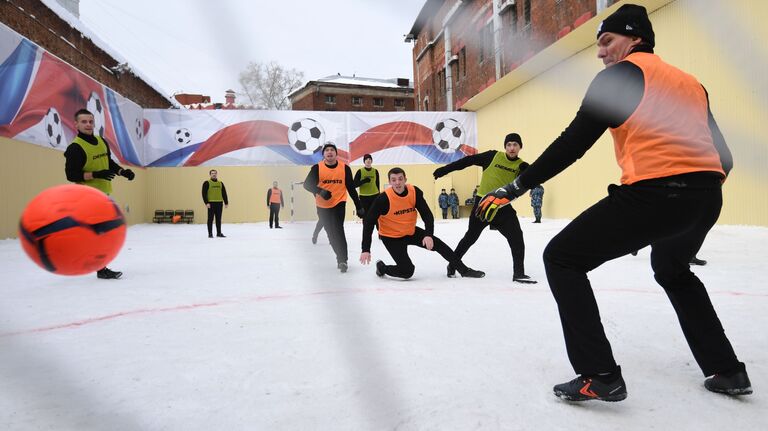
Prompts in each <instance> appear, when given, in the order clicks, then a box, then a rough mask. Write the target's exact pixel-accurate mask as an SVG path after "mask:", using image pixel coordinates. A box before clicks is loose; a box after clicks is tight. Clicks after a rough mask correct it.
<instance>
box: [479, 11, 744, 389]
mask: <svg viewBox="0 0 768 431" xmlns="http://www.w3.org/2000/svg"><path fill="white" fill-rule="evenodd" d="M654 42H655V37H654V33H653V27H652V25H651V21H650V20H649V19H648V14H647V12H646V10H645V8H644V7H642V6H637V5H632V4H624V5H622V6H621V7H620V8H618V9H617V10H616V12H614V13H613V14H612V15H610V16H609V17H608V18H606V19H605V20H604V21H603V22H602V24H601V25H600V28H599V29H598V32H597V48H598V51H597V52H598V54H597V56H598V58H600V59H601V60H602V61H603V64H604V65H605V70H603V71H602V72H600V73H599V74H598V75H597V76H596V77H595V79H594V80H593V81H592V83H591V84H590V86H589V89H588V90H587V94H586V96H585V97H584V100H583V101H582V105H581V108H580V109H579V111H578V112H577V113H576V117H575V118H574V119H573V121H572V122H571V124H570V125H569V126H568V127H567V128H566V129H565V131H563V133H562V134H561V135H560V137H558V138H557V139H556V140H555V141H554V142H553V143H552V144H551V145H550V146H549V147H548V148H547V149H546V150H545V151H544V152H543V153H542V154H541V156H539V158H538V159H537V160H536V161H535V162H533V163H532V164H531V165H530V166H529V167H528V169H526V171H525V172H523V173H522V174H521V175H520V176H519V177H518V178H517V179H515V181H514V182H512V183H510V184H508V185H506V186H505V187H501V188H499V189H497V190H496V191H494V192H492V193H489V194H488V195H486V196H485V197H484V198H483V201H482V202H481V204H480V205H479V206H478V212H479V213H481V214H482V216H483V217H484V218H486V219H492V218H493V217H494V215H495V213H496V211H497V210H498V208H499V207H501V206H503V205H505V204H507V203H509V202H510V201H511V200H513V199H515V198H517V197H519V196H521V195H522V194H523V193H525V192H526V191H527V190H528V189H529V188H531V187H533V186H535V185H537V184H542V183H544V182H545V181H546V180H548V179H550V178H552V177H554V176H555V175H557V174H558V173H560V172H561V171H563V170H564V169H565V168H567V167H568V166H569V165H571V164H572V163H574V162H575V161H576V160H577V159H579V158H580V157H581V156H583V155H584V153H585V152H586V151H587V150H588V149H589V148H590V147H591V146H592V145H593V144H594V143H595V141H597V139H598V138H599V137H600V136H601V135H602V134H603V132H605V130H606V129H609V130H610V132H611V135H613V141H614V147H615V152H616V159H617V162H618V164H619V166H620V167H621V170H622V175H621V185H620V186H617V185H611V186H609V187H608V197H606V198H604V199H603V200H601V201H599V202H598V203H596V204H595V205H593V206H592V207H591V208H589V209H587V210H586V211H584V212H583V213H582V214H581V215H579V216H578V217H576V219H574V220H573V221H572V222H571V223H570V224H569V225H568V226H566V227H565V228H564V229H563V230H562V231H561V232H560V233H559V234H557V235H556V236H555V237H554V238H553V239H552V241H550V243H549V244H548V245H547V247H546V249H545V251H544V266H545V268H546V272H547V279H548V281H549V286H550V289H551V290H552V293H553V295H554V296H555V300H556V301H557V305H558V308H559V312H560V320H561V322H562V326H563V333H564V335H565V344H566V348H567V351H568V357H569V359H570V360H571V364H572V365H573V368H574V370H575V371H576V373H578V374H580V376H579V377H576V378H575V379H573V380H571V381H569V382H566V383H562V384H559V385H556V386H555V387H554V392H555V395H556V396H558V397H560V398H563V399H566V400H570V401H583V400H590V399H599V400H605V401H620V400H623V399H624V398H626V396H627V389H626V386H625V384H624V379H623V378H622V375H621V369H620V368H619V366H618V365H617V364H616V362H615V360H614V358H613V353H612V351H611V346H610V343H609V342H608V339H607V338H606V336H605V331H604V329H603V325H602V323H601V321H600V312H599V310H598V308H597V302H596V301H595V297H594V294H593V292H592V287H591V286H590V283H589V279H588V278H587V272H589V271H591V270H593V269H595V268H597V267H598V266H600V265H601V264H603V263H604V262H607V261H609V260H612V259H616V258H617V257H621V256H624V255H626V254H629V253H630V252H632V251H634V250H639V249H640V248H643V247H645V246H647V245H650V246H651V248H652V251H651V266H652V267H653V271H654V277H655V278H656V281H657V282H658V283H659V284H660V285H661V287H662V288H664V290H665V292H666V294H667V296H668V297H669V299H670V301H671V302H672V306H673V307H674V309H675V312H676V313H677V317H678V320H679V322H680V326H681V327H682V329H683V334H684V335H685V338H686V340H687V341H688V345H689V347H690V348H691V351H692V353H693V356H694V358H695V359H696V362H697V363H698V365H699V367H700V368H701V370H702V372H703V374H704V375H705V376H712V377H709V378H707V379H706V380H705V381H704V387H705V388H707V389H708V390H710V391H713V392H719V393H725V394H728V395H746V394H750V393H752V386H751V383H750V381H749V377H748V376H747V372H746V369H745V366H744V363H742V362H740V361H739V360H738V358H737V357H736V354H735V353H734V350H733V347H732V346H731V343H730V341H729V340H728V338H727V337H726V336H725V331H724V330H723V326H722V325H721V324H720V320H719V319H718V317H717V313H716V312H715V309H714V307H713V306H712V302H711V301H710V299H709V295H708V294H707V290H706V288H705V287H704V284H703V283H702V282H701V280H699V278H698V277H696V275H694V274H693V273H692V272H691V270H690V268H689V267H688V262H690V261H691V258H693V257H694V256H695V254H696V251H697V250H698V249H699V247H700V246H701V244H702V242H703V241H704V238H705V237H706V235H707V232H709V230H710V229H711V228H712V226H713V225H714V224H715V222H716V221H717V218H718V216H719V215H720V208H721V207H722V204H723V197H722V190H721V184H722V183H723V182H724V181H725V179H726V177H727V176H728V172H729V171H730V170H731V168H732V166H733V160H732V157H731V153H730V150H729V149H728V147H727V145H726V144H725V139H724V138H723V135H722V133H720V129H719V128H718V126H717V123H716V122H715V119H714V117H713V116H712V112H711V111H710V108H709V99H708V96H707V92H706V90H705V89H704V87H703V86H702V85H701V84H700V83H699V82H698V81H697V80H696V78H695V77H693V76H692V75H689V74H688V73H685V72H683V71H681V70H679V69H677V68H675V67H674V66H671V65H669V64H667V63H665V62H664V61H662V60H661V58H659V57H658V56H657V55H655V54H654V53H653V48H654Z"/></svg>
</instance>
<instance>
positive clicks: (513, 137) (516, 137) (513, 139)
mask: <svg viewBox="0 0 768 431" xmlns="http://www.w3.org/2000/svg"><path fill="white" fill-rule="evenodd" d="M507 142H517V143H519V144H520V148H523V139H522V138H521V137H520V135H518V134H517V133H510V134H509V135H507V136H506V137H505V138H504V142H502V143H503V144H504V146H505V147H506V146H507Z"/></svg>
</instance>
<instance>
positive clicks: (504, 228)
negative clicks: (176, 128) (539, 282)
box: [433, 133, 536, 284]
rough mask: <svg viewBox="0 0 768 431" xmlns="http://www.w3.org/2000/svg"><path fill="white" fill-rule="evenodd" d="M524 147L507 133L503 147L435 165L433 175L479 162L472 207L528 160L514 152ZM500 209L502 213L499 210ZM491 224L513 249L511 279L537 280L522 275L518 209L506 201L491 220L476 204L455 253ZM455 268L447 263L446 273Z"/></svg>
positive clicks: (463, 250)
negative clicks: (478, 212)
mask: <svg viewBox="0 0 768 431" xmlns="http://www.w3.org/2000/svg"><path fill="white" fill-rule="evenodd" d="M522 148H523V140H522V139H521V138H520V135H518V134H517V133H510V134H508V135H507V136H506V137H505V138H504V151H503V152H501V151H496V150H488V151H486V152H484V153H480V154H475V155H472V156H467V157H464V158H462V159H460V160H457V161H455V162H453V163H450V164H448V165H445V166H443V167H442V168H437V169H435V172H434V174H433V175H434V176H435V179H438V178H440V177H442V176H445V175H447V174H448V173H450V172H453V171H459V170H461V169H464V168H466V167H468V166H480V167H482V168H483V176H482V179H481V180H480V186H479V189H478V191H477V195H476V196H475V204H474V207H477V203H478V202H479V201H480V199H481V198H482V197H483V196H485V194H486V193H489V192H492V191H494V190H496V189H497V188H499V187H501V186H502V185H505V184H508V183H506V181H507V180H509V179H510V178H511V179H512V181H514V179H515V178H517V177H518V175H520V174H521V173H522V172H523V171H524V170H525V168H527V167H528V163H526V162H524V161H523V160H522V159H520V158H519V157H518V156H517V155H518V153H519V152H520V150H521V149H522ZM502 211H503V213H502ZM489 224H490V225H491V226H493V227H495V228H496V230H498V231H499V232H500V233H501V234H502V235H504V238H506V239H507V243H509V249H510V250H511V251H512V262H513V267H514V270H513V273H512V280H513V281H516V282H518V283H528V284H533V283H536V281H535V280H533V279H531V277H529V276H527V275H525V262H524V260H525V242H524V241H523V231H522V230H521V229H520V221H519V220H518V219H517V212H515V209H514V208H512V206H511V205H507V206H505V207H503V208H502V209H501V210H499V214H498V215H497V216H496V218H494V219H493V221H491V222H490V223H489V222H486V221H483V220H481V219H480V218H478V217H477V216H476V215H475V208H473V209H472V214H471V215H470V216H469V228H468V229H467V233H465V234H464V238H462V239H461V241H459V245H457V246H456V255H457V256H458V257H459V259H461V258H462V257H463V256H464V254H465V253H466V252H467V250H469V248H470V247H472V244H474V243H475V241H477V239H478V238H479V237H480V234H481V233H482V232H483V229H485V228H486V226H488V225H489ZM455 274H456V268H453V267H452V266H451V265H450V264H449V265H448V277H454V276H455Z"/></svg>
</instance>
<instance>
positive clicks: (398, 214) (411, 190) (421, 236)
mask: <svg viewBox="0 0 768 431" xmlns="http://www.w3.org/2000/svg"><path fill="white" fill-rule="evenodd" d="M387 176H388V177H389V184H390V185H391V186H392V187H390V188H388V189H387V190H386V191H385V192H384V193H381V194H380V195H379V197H378V198H376V200H375V201H374V202H373V205H371V209H370V211H369V212H368V213H367V214H366V215H365V219H364V221H363V246H362V249H363V252H362V253H361V254H360V263H362V264H363V265H367V264H369V263H371V236H372V235H373V227H374V226H375V225H376V222H377V221H378V223H379V238H381V242H382V243H383V244H384V247H386V248H387V251H388V252H389V254H390V255H391V256H392V258H393V259H394V260H395V264H394V265H385V264H384V262H383V261H381V260H377V261H376V275H378V276H379V277H383V276H385V275H389V276H392V277H399V278H411V276H412V275H413V271H414V269H415V267H414V266H413V262H412V261H411V258H410V257H409V256H408V246H409V245H415V246H417V247H422V248H426V249H427V250H432V251H436V252H438V253H440V256H442V257H443V258H444V259H445V260H447V261H448V262H449V263H450V264H451V265H453V267H454V268H456V270H457V271H458V272H459V274H461V276H462V277H471V278H482V277H485V273H484V272H482V271H476V270H474V269H472V268H468V267H467V266H466V265H464V263H463V262H462V261H461V259H459V258H458V257H457V256H456V254H455V253H454V252H453V250H451V248H450V247H448V246H447V245H446V244H445V243H444V242H443V241H441V240H440V238H437V237H436V236H434V235H433V231H434V227H435V218H434V216H433V215H432V211H431V210H430V209H429V206H428V205H427V202H426V201H425V200H424V194H423V193H422V191H421V189H419V188H418V187H416V186H412V185H410V184H406V182H407V179H406V177H405V171H403V170H402V169H401V168H392V169H391V170H390V171H389V173H388V174H387ZM417 212H418V214H419V215H421V219H422V220H423V221H424V229H422V228H420V227H418V226H416V219H417V214H416V213H417Z"/></svg>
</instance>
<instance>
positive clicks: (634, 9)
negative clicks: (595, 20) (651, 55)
mask: <svg viewBox="0 0 768 431" xmlns="http://www.w3.org/2000/svg"><path fill="white" fill-rule="evenodd" d="M606 32H608V33H618V34H623V35H625V36H637V37H639V38H641V39H643V41H645V42H646V43H647V44H648V45H650V46H651V48H653V47H654V46H655V45H656V41H655V36H654V34H653V26H652V25H651V20H650V19H648V12H647V11H646V10H645V7H643V6H638V5H636V4H625V5H623V6H621V7H620V8H618V9H617V10H616V12H614V13H612V14H611V15H609V16H608V18H606V19H604V20H603V22H601V23H600V26H599V27H598V28H597V38H598V39H600V35H601V34H603V33H606Z"/></svg>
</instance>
